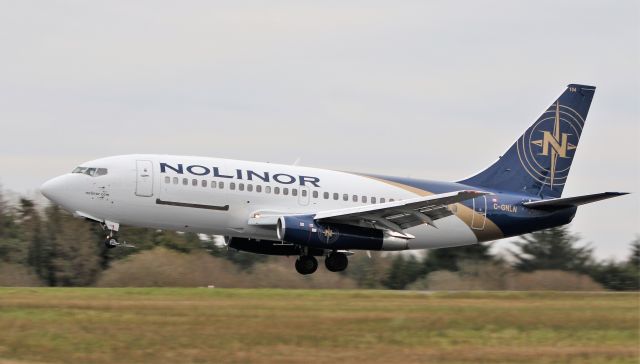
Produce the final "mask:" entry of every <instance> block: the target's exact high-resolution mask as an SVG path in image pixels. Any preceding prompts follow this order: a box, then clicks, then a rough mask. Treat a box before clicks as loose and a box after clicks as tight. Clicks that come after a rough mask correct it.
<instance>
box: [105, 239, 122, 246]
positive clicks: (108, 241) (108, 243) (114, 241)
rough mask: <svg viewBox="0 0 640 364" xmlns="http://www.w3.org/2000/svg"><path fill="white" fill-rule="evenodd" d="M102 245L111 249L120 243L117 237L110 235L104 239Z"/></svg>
mask: <svg viewBox="0 0 640 364" xmlns="http://www.w3.org/2000/svg"><path fill="white" fill-rule="evenodd" d="M104 245H105V246H106V247H107V248H109V249H113V248H115V247H117V246H118V245H120V243H118V239H116V238H113V237H111V238H106V239H105V241H104Z"/></svg>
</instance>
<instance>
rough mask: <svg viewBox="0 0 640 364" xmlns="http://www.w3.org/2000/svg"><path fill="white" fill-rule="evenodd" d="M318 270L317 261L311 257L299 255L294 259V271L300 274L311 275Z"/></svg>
mask: <svg viewBox="0 0 640 364" xmlns="http://www.w3.org/2000/svg"><path fill="white" fill-rule="evenodd" d="M316 269H318V260H317V259H316V258H315V257H314V256H311V255H301V256H300V257H299V258H298V259H296V270H297V271H298V273H300V274H304V275H307V274H311V273H313V272H315V271H316Z"/></svg>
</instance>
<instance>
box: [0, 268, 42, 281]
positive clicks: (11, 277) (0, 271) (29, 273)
mask: <svg viewBox="0 0 640 364" xmlns="http://www.w3.org/2000/svg"><path fill="white" fill-rule="evenodd" d="M43 285H44V284H43V282H42V281H41V280H40V279H39V278H38V276H37V275H36V274H35V273H34V272H33V270H31V269H30V268H28V267H25V266H24V265H20V264H13V263H0V286H2V287H41V286H43Z"/></svg>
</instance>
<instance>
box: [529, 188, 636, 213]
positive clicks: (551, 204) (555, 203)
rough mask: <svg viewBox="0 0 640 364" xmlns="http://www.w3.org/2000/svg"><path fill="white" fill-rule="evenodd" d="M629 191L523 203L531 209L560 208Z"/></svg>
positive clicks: (620, 194)
mask: <svg viewBox="0 0 640 364" xmlns="http://www.w3.org/2000/svg"><path fill="white" fill-rule="evenodd" d="M627 194H628V193H627V192H602V193H594V194H592V195H584V196H576V197H563V198H553V199H549V200H541V201H533V202H525V203H523V205H524V206H525V207H527V208H530V209H536V210H559V209H563V208H567V207H576V206H580V205H584V204H588V203H592V202H596V201H601V200H606V199H608V198H612V197H618V196H622V195H627Z"/></svg>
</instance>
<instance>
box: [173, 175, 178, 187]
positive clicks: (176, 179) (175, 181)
mask: <svg viewBox="0 0 640 364" xmlns="http://www.w3.org/2000/svg"><path fill="white" fill-rule="evenodd" d="M173 184H174V185H177V184H178V177H173Z"/></svg>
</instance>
